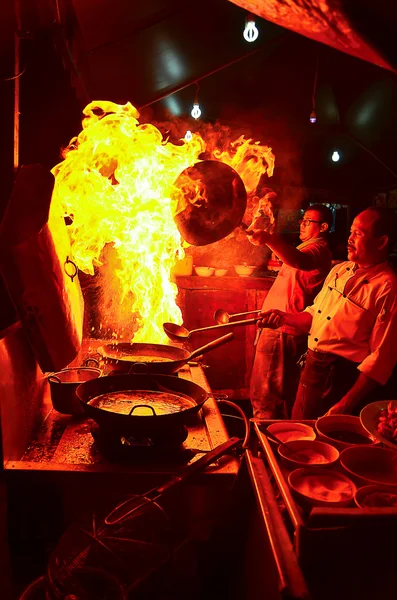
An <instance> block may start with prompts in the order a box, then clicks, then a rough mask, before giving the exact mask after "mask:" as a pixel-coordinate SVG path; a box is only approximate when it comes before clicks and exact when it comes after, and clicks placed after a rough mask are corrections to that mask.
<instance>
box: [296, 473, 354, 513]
mask: <svg viewBox="0 0 397 600" xmlns="http://www.w3.org/2000/svg"><path fill="white" fill-rule="evenodd" d="M288 483H289V485H290V487H291V489H292V490H293V492H294V494H295V495H296V496H297V497H298V498H299V499H300V500H302V501H303V503H304V504H306V505H309V506H327V507H331V506H335V507H343V506H349V504H352V502H353V499H354V496H355V494H356V491H357V488H356V486H355V484H354V483H353V482H352V481H351V479H349V478H348V477H346V476H345V475H343V474H342V473H339V472H338V471H333V470H332V469H318V468H317V469H316V468H313V469H312V468H310V467H306V468H304V469H296V470H295V471H292V473H290V474H289V477H288Z"/></svg>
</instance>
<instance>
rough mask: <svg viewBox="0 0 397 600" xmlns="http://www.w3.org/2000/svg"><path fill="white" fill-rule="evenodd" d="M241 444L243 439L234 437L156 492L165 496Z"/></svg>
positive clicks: (183, 470) (186, 468) (172, 478)
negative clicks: (172, 488)
mask: <svg viewBox="0 0 397 600" xmlns="http://www.w3.org/2000/svg"><path fill="white" fill-rule="evenodd" d="M240 442H241V439H240V438H238V437H232V438H230V440H227V442H223V444H219V446H216V448H214V449H213V450H211V452H208V453H207V454H205V455H204V456H202V457H201V458H199V459H198V460H196V461H195V462H194V463H193V464H192V465H189V466H188V467H185V468H184V469H182V471H180V473H179V474H178V475H175V476H174V477H171V479H169V480H168V481H166V482H165V483H164V484H163V485H161V486H159V487H158V488H156V492H157V494H158V495H161V494H164V492H166V491H167V490H169V489H170V488H171V487H174V486H175V485H177V484H178V483H182V482H183V481H185V480H186V479H187V478H188V477H191V476H192V475H195V474H196V473H200V471H202V470H203V469H205V467H208V466H209V465H210V464H211V463H213V462H215V461H216V460H217V459H218V458H220V457H221V456H222V455H223V454H225V453H226V452H228V451H229V450H231V449H232V448H235V447H236V446H237V444H239V443H240ZM146 496H148V494H146Z"/></svg>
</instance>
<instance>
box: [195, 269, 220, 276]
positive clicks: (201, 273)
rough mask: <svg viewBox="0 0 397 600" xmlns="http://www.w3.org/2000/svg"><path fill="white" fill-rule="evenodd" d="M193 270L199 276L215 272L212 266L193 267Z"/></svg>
mask: <svg viewBox="0 0 397 600" xmlns="http://www.w3.org/2000/svg"><path fill="white" fill-rule="evenodd" d="M194 271H195V273H196V275H198V276H199V277H211V276H212V275H213V274H214V273H215V269H214V267H194Z"/></svg>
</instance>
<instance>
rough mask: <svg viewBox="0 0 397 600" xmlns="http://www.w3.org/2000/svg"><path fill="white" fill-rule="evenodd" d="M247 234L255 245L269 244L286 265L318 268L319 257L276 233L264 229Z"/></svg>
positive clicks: (307, 268) (304, 268)
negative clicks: (301, 249) (302, 249)
mask: <svg viewBox="0 0 397 600" xmlns="http://www.w3.org/2000/svg"><path fill="white" fill-rule="evenodd" d="M247 236H248V239H249V241H250V242H251V244H253V245H254V246H268V247H269V248H270V249H271V250H272V251H273V252H274V253H275V254H276V255H277V256H278V257H279V258H280V260H282V261H283V262H284V263H285V264H286V265H288V266H289V267H293V268H294V269H301V270H302V271H311V270H313V269H316V268H318V259H317V260H316V256H313V255H312V254H308V253H307V252H301V251H300V250H298V249H297V248H295V246H292V245H291V244H287V242H285V241H284V240H283V239H282V238H281V237H280V236H279V235H277V234H276V233H269V232H268V231H263V230H262V229H253V230H251V231H247Z"/></svg>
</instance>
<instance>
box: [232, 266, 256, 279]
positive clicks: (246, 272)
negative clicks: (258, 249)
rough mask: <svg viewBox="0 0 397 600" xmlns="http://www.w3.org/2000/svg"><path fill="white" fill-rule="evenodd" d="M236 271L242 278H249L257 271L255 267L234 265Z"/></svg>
mask: <svg viewBox="0 0 397 600" xmlns="http://www.w3.org/2000/svg"><path fill="white" fill-rule="evenodd" d="M234 269H235V271H236V273H237V275H239V276H240V277H249V276H250V275H252V273H253V272H254V271H255V269H256V267H255V266H247V265H234Z"/></svg>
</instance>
